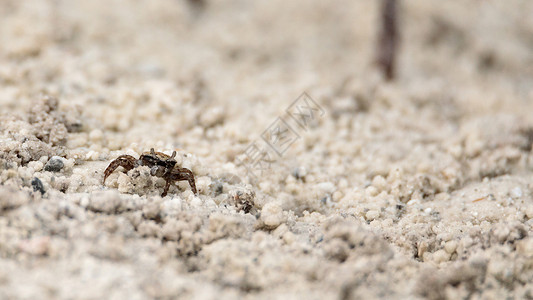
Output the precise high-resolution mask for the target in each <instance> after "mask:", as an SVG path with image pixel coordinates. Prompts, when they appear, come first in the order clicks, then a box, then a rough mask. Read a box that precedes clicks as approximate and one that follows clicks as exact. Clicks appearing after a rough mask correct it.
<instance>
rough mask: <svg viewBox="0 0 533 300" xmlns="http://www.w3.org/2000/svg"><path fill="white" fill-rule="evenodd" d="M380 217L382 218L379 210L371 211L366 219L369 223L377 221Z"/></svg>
mask: <svg viewBox="0 0 533 300" xmlns="http://www.w3.org/2000/svg"><path fill="white" fill-rule="evenodd" d="M379 216H380V213H379V211H377V210H369V211H367V212H366V214H365V217H366V219H367V221H372V220H375V219H377V218H379Z"/></svg>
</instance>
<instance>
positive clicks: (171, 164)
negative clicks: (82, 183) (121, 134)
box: [103, 148, 197, 197]
mask: <svg viewBox="0 0 533 300" xmlns="http://www.w3.org/2000/svg"><path fill="white" fill-rule="evenodd" d="M174 157H176V151H174V152H172V155H171V156H168V155H166V154H165V153H162V152H155V151H154V148H152V149H150V152H145V153H143V154H142V155H141V156H140V157H139V159H135V157H133V156H131V155H121V156H119V157H117V158H116V159H115V160H113V161H112V162H111V163H110V164H109V166H108V167H107V168H106V169H105V171H104V181H103V184H104V185H105V180H106V179H107V177H108V176H109V175H111V173H113V171H115V170H116V169H117V168H118V167H123V168H124V172H128V171H129V170H131V169H133V168H136V167H139V166H147V167H149V168H150V174H151V175H152V176H157V177H161V178H163V179H165V180H166V184H165V189H164V190H163V194H161V197H165V196H166V195H167V192H168V189H169V188H170V184H171V183H173V182H175V181H181V180H187V181H189V185H190V186H191V190H192V192H193V193H194V194H197V192H196V184H195V183H194V174H193V173H192V171H191V170H189V169H187V168H180V167H177V166H176V160H175V159H174Z"/></svg>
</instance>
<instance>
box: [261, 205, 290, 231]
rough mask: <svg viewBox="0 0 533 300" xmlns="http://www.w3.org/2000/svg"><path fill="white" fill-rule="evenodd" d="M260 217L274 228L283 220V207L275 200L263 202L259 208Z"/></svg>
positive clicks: (268, 225)
mask: <svg viewBox="0 0 533 300" xmlns="http://www.w3.org/2000/svg"><path fill="white" fill-rule="evenodd" d="M261 219H262V220H263V222H264V223H265V225H266V226H267V227H270V228H276V227H278V226H279V225H280V224H281V223H283V222H284V218H283V209H282V208H281V205H280V204H279V203H277V202H269V203H267V204H265V206H264V207H263V209H262V210H261Z"/></svg>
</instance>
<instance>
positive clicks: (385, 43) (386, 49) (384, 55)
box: [377, 0, 398, 80]
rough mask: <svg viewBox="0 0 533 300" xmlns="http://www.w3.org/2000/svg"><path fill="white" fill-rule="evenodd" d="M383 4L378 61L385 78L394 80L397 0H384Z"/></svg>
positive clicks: (396, 43) (396, 41)
mask: <svg viewBox="0 0 533 300" xmlns="http://www.w3.org/2000/svg"><path fill="white" fill-rule="evenodd" d="M381 4H382V6H381V28H380V33H379V41H378V49H377V51H378V57H377V63H378V65H379V67H380V68H381V70H382V72H383V75H384V76H385V78H386V79H387V80H392V79H394V76H395V67H394V65H395V59H396V51H397V46H398V29H397V24H396V23H397V20H396V9H397V0H382V1H381Z"/></svg>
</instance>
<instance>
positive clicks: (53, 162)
mask: <svg viewBox="0 0 533 300" xmlns="http://www.w3.org/2000/svg"><path fill="white" fill-rule="evenodd" d="M63 166H64V164H63V161H62V160H61V158H59V157H52V158H50V160H49V161H48V162H47V163H46V165H44V170H45V171H50V172H59V171H61V169H63Z"/></svg>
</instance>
